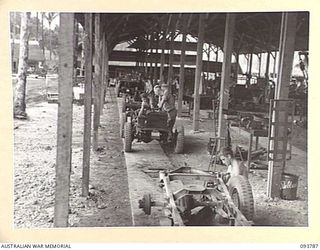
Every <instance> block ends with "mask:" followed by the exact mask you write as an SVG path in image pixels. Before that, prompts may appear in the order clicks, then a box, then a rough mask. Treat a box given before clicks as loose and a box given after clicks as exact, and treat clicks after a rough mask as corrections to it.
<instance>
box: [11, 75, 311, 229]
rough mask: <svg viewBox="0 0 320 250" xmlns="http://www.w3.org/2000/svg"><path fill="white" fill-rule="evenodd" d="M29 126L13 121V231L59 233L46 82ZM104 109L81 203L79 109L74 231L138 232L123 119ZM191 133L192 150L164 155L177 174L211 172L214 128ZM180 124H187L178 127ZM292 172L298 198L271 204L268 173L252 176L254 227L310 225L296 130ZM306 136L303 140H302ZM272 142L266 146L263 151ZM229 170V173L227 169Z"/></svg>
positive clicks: (52, 112) (31, 103) (36, 83)
mask: <svg viewBox="0 0 320 250" xmlns="http://www.w3.org/2000/svg"><path fill="white" fill-rule="evenodd" d="M27 91H28V92H27V93H28V94H27V96H28V98H27V114H28V120H15V121H14V162H15V164H14V168H15V169H14V173H15V176H14V226H15V227H16V228H43V227H52V226H53V209H54V185H55V156H56V129H57V127H56V119H57V105H56V104H48V103H47V102H46V101H45V84H44V79H28V89H27ZM110 93H112V90H111V92H109V93H108V96H109V97H108V101H107V103H106V104H105V108H104V111H103V112H104V113H103V115H102V118H101V128H100V138H99V143H100V149H101V150H99V153H97V154H93V153H92V154H91V176H90V185H91V186H90V196H89V197H82V196H81V175H82V140H83V106H78V105H74V106H73V107H74V109H73V148H72V171H71V187H70V211H69V213H70V217H69V224H70V226H73V227H91V226H92V227H107V226H132V213H131V205H130V198H129V188H128V175H127V169H126V162H125V156H124V154H123V151H122V141H121V139H120V136H119V112H118V107H117V101H116V98H115V97H114V96H113V97H112V98H110V95H109V94H110ZM182 121H183V123H184V125H185V127H186V148H185V153H184V154H182V155H176V154H173V152H172V149H170V148H163V150H164V152H165V155H166V157H167V158H168V159H169V161H170V163H171V166H169V168H174V167H178V166H183V165H184V164H185V162H186V163H187V164H188V165H189V166H193V167H196V168H200V169H204V170H206V169H207V168H208V162H209V157H210V156H209V155H208V153H207V149H206V147H207V142H208V138H209V137H210V136H212V134H211V133H210V132H208V131H211V130H212V121H211V120H207V119H205V116H203V117H202V120H201V124H200V126H201V129H202V130H203V132H200V133H193V132H192V130H191V125H192V123H191V120H190V119H188V118H183V119H182ZM179 122H181V121H179ZM294 133H296V135H299V136H296V137H295V141H297V142H294V146H297V148H296V147H294V151H293V158H292V160H290V161H288V169H287V170H288V172H292V173H295V174H297V175H299V186H298V194H297V196H298V199H297V200H294V201H288V200H280V199H275V200H271V199H268V198H267V195H266V190H267V188H266V187H267V171H266V170H251V172H250V174H249V181H250V183H251V185H252V188H253V193H254V199H255V212H256V213H255V218H254V223H255V225H265V226H271V225H273V226H307V225H308V206H307V204H308V195H307V194H308V188H307V187H308V185H307V163H306V160H307V159H306V152H305V151H303V149H304V150H306V136H305V135H306V131H303V130H299V131H298V130H297V131H294ZM298 137H299V138H298ZM232 139H233V143H235V144H241V145H247V144H248V135H247V134H245V133H244V132H241V131H240V132H239V131H238V129H233V130H232ZM264 143H265V141H263V140H261V143H260V144H261V146H265V145H264ZM222 169H223V167H222Z"/></svg>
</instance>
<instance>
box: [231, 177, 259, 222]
mask: <svg viewBox="0 0 320 250" xmlns="http://www.w3.org/2000/svg"><path fill="white" fill-rule="evenodd" d="M228 189H229V193H230V196H231V199H232V201H233V202H234V204H235V206H236V207H238V209H239V210H240V211H241V213H242V214H243V215H244V216H245V217H246V219H247V220H249V221H251V220H253V216H254V203H253V194H252V188H251V185H250V183H249V181H248V179H247V178H245V177H244V176H242V175H238V176H233V177H231V179H230V181H229V185H228Z"/></svg>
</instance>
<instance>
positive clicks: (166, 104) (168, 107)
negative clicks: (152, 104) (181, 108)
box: [159, 84, 177, 141]
mask: <svg viewBox="0 0 320 250" xmlns="http://www.w3.org/2000/svg"><path fill="white" fill-rule="evenodd" d="M161 90H163V96H162V97H161V101H160V103H159V108H160V109H162V110H163V111H166V112H167V114H168V120H167V125H168V128H169V135H168V141H171V140H172V135H173V134H172V128H173V126H174V124H175V122H176V116H177V110H176V107H175V99H174V96H173V95H172V94H171V93H170V92H169V85H168V84H162V85H161Z"/></svg>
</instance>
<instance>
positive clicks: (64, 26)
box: [54, 13, 74, 227]
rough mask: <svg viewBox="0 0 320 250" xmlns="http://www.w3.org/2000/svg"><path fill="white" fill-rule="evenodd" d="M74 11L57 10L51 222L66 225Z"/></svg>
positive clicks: (55, 224)
mask: <svg viewBox="0 0 320 250" xmlns="http://www.w3.org/2000/svg"><path fill="white" fill-rule="evenodd" d="M73 43H74V14H73V13H68V14H66V13H61V14H60V30H59V101H58V103H59V105H58V126H57V127H58V131H57V157H56V188H55V202H54V226H55V227H67V226H68V214H69V189H70V171H71V153H72V150H71V148H72V99H73V98H72V80H73V71H74V67H73V63H74V57H73V56H74V55H73V54H74V50H73Z"/></svg>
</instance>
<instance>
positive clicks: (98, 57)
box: [93, 13, 101, 151]
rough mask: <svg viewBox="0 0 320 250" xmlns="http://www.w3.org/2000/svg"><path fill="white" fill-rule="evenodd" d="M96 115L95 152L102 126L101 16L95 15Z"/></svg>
mask: <svg viewBox="0 0 320 250" xmlns="http://www.w3.org/2000/svg"><path fill="white" fill-rule="evenodd" d="M94 34H95V36H94V47H95V55H94V56H95V64H94V81H93V82H94V85H93V86H94V113H93V150H94V151H96V150H97V149H98V133H99V124H100V99H101V97H100V93H101V66H100V64H101V52H100V14H99V13H96V14H94Z"/></svg>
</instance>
